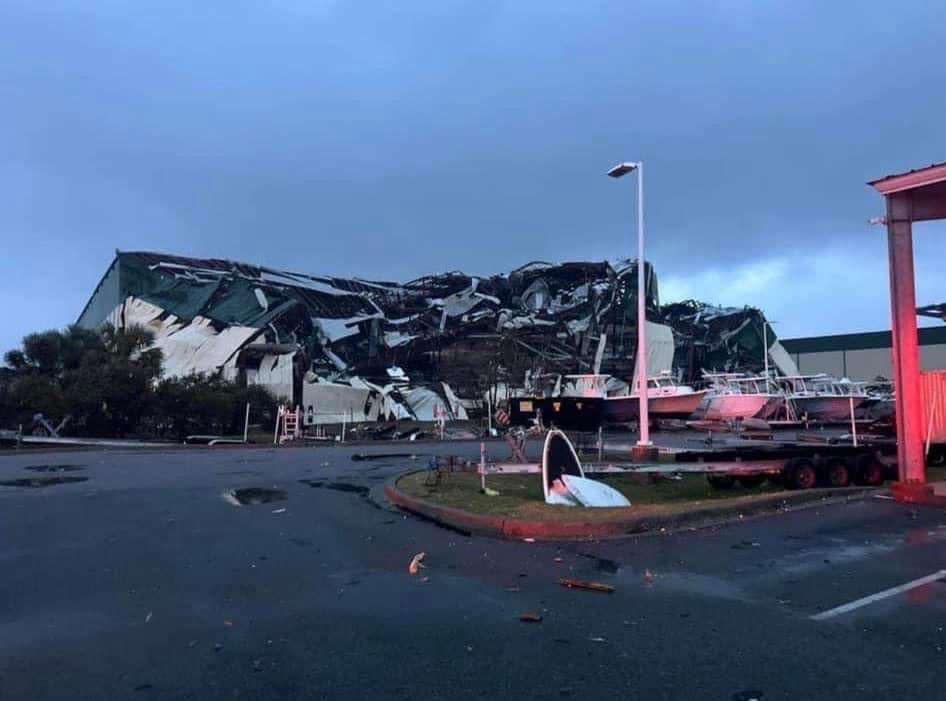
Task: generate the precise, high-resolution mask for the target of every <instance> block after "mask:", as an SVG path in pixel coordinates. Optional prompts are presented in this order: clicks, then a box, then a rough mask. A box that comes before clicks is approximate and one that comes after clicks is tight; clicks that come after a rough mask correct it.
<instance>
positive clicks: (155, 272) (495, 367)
mask: <svg viewBox="0 0 946 701" xmlns="http://www.w3.org/2000/svg"><path fill="white" fill-rule="evenodd" d="M637 274H638V266H637V264H636V262H635V261H622V262H620V263H618V264H614V265H612V264H611V263H608V262H600V263H596V262H572V263H562V264H552V263H545V262H533V263H529V264H527V265H524V266H522V267H520V268H517V269H515V270H513V271H512V272H510V273H508V274H501V275H493V276H490V277H477V276H470V275H467V274H465V273H462V272H450V273H444V274H441V275H431V276H426V277H422V278H418V279H416V280H412V281H410V282H406V283H398V282H386V281H376V280H362V279H357V278H354V279H346V278H337V277H327V276H315V275H305V274H300V273H293V272H286V271H280V270H273V269H269V268H265V267H261V266H255V265H247V264H244V263H236V262H232V261H227V260H219V259H195V258H185V257H181V256H173V255H166V254H159V253H149V252H122V251H119V252H116V256H115V259H114V260H113V262H112V264H111V265H110V266H109V268H108V270H107V271H106V273H105V275H104V276H103V278H102V280H101V281H100V283H99V285H98V286H97V287H96V289H95V291H94V293H93V294H92V297H91V298H90V300H89V301H88V303H87V304H86V306H85V308H84V309H83V311H82V313H81V314H80V316H79V319H78V324H79V325H81V326H83V327H86V328H95V327H98V326H100V325H102V324H104V323H111V324H113V325H115V326H116V327H128V326H132V325H139V326H144V327H146V328H148V329H150V330H151V331H152V332H153V333H154V336H155V341H154V344H155V346H156V347H158V348H160V349H161V350H162V352H163V354H164V372H165V375H167V376H182V375H187V374H189V373H207V374H213V373H220V374H222V375H223V376H224V377H227V378H229V379H233V380H237V381H240V382H248V383H257V384H262V385H265V386H267V387H268V388H269V389H270V390H271V391H272V392H273V394H275V395H276V396H278V397H281V398H284V399H286V400H288V401H291V402H293V403H294V404H297V405H300V406H302V407H304V409H305V411H306V420H307V423H310V424H311V423H335V422H340V421H342V420H343V419H344V420H349V421H366V420H368V421H370V420H379V419H397V418H414V419H420V420H430V419H433V418H439V417H440V416H445V417H447V418H467V417H468V415H469V413H470V411H473V410H477V409H479V408H481V403H482V400H483V398H484V396H485V394H486V393H487V392H491V393H492V396H493V397H494V398H495V397H496V396H497V393H498V394H499V396H500V397H501V396H502V395H503V394H504V393H506V392H514V391H515V390H516V389H518V388H522V387H523V385H524V383H525V381H526V378H527V377H529V376H538V375H541V374H556V373H557V374H563V375H564V374H574V373H602V374H608V375H612V376H614V377H615V378H618V379H619V380H620V379H627V378H630V377H631V376H632V374H633V370H634V362H635V357H636V351H637V349H636V305H637V299H636V290H637ZM644 274H645V275H646V279H645V289H646V295H647V299H646V307H647V313H648V319H649V320H648V325H649V326H650V325H653V327H654V333H653V334H651V337H652V338H653V339H654V340H653V343H654V348H651V347H650V346H651V341H648V361H649V366H650V367H651V368H652V369H661V370H670V371H672V372H673V373H674V374H675V376H676V377H677V378H678V379H681V380H684V381H692V380H694V379H698V378H699V376H700V373H701V371H702V370H704V369H705V370H715V371H735V370H742V371H757V370H760V369H761V367H762V364H763V359H764V351H763V339H764V338H765V337H766V333H764V332H763V330H765V331H766V332H767V338H768V342H769V345H770V349H769V355H770V358H772V359H773V360H774V361H775V362H774V365H775V366H777V367H779V368H780V369H781V370H782V372H783V373H791V372H792V367H791V359H790V358H789V356H788V355H787V354H786V353H785V352H784V350H783V349H782V348H781V346H780V345H779V344H778V342H777V340H776V338H775V334H774V333H773V332H772V331H771V328H765V324H766V322H765V319H764V317H763V315H762V313H761V312H760V311H759V310H757V309H754V308H750V307H745V308H720V307H713V306H710V305H706V304H702V303H699V302H694V301H689V302H682V303H676V304H669V305H665V306H663V307H662V306H660V303H659V296H658V287H657V277H656V274H655V272H654V270H653V268H652V266H651V265H650V264H645V265H644ZM652 357H654V358H659V360H656V361H655V363H654V362H651V358H652Z"/></svg>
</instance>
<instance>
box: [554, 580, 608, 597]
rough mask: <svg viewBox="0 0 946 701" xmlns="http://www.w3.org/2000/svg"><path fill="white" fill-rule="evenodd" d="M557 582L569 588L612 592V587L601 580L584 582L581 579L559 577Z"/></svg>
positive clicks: (605, 592)
mask: <svg viewBox="0 0 946 701" xmlns="http://www.w3.org/2000/svg"><path fill="white" fill-rule="evenodd" d="M558 583H559V584H561V585H562V586H563V587H568V588H569V589H587V590H588V591H600V592H602V593H604V594H613V593H614V587H612V586H611V585H610V584H602V583H601V582H586V581H584V580H581V579H560V580H558Z"/></svg>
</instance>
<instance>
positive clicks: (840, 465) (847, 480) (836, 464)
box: [824, 459, 851, 487]
mask: <svg viewBox="0 0 946 701" xmlns="http://www.w3.org/2000/svg"><path fill="white" fill-rule="evenodd" d="M824 479H825V483H826V484H827V485H828V486H829V487H847V486H849V485H850V484H851V468H849V467H848V466H847V463H846V462H844V461H843V460H837V459H836V460H831V461H830V462H829V463H828V464H827V465H826V466H825V469H824Z"/></svg>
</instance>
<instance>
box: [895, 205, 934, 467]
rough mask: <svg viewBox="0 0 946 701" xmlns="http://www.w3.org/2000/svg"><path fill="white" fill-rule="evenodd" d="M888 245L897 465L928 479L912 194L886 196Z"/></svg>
mask: <svg viewBox="0 0 946 701" xmlns="http://www.w3.org/2000/svg"><path fill="white" fill-rule="evenodd" d="M887 245H888V248H889V255H890V317H891V322H892V330H893V375H894V377H893V379H894V387H895V389H896V394H897V407H896V409H897V414H896V417H897V463H898V465H899V472H900V481H901V482H914V483H916V482H925V481H926V465H925V458H924V455H923V417H922V406H921V399H920V352H919V344H918V340H917V330H916V288H915V285H914V280H913V227H912V198H911V196H910V194H909V193H893V194H891V195H888V196H887Z"/></svg>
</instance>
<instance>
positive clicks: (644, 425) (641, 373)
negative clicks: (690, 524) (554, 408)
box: [608, 161, 651, 448]
mask: <svg viewBox="0 0 946 701" xmlns="http://www.w3.org/2000/svg"><path fill="white" fill-rule="evenodd" d="M635 170H636V171H637V396H638V401H639V402H640V404H639V407H640V408H639V411H638V415H639V418H640V438H639V440H638V441H637V445H639V446H642V447H648V448H649V447H650V445H651V443H650V413H649V412H648V409H647V399H648V397H647V302H646V298H645V291H646V287H645V285H644V273H645V267H646V266H645V264H644V164H643V163H642V162H640V161H638V162H636V163H619V164H618V165H616V166H614V167H613V168H612V169H611V170H609V171H608V175H610V176H611V177H612V178H620V177H622V176H624V175H627V174H628V173H630V172H632V171H635Z"/></svg>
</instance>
